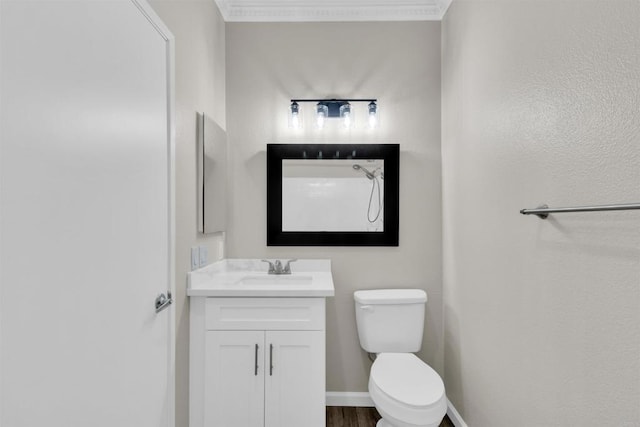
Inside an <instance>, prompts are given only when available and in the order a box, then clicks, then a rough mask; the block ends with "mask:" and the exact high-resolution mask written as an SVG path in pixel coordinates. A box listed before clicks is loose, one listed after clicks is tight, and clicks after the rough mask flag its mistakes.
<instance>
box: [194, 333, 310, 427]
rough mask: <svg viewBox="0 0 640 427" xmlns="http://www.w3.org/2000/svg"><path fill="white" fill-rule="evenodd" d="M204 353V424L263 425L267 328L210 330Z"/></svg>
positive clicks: (218, 426)
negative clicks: (259, 329)
mask: <svg viewBox="0 0 640 427" xmlns="http://www.w3.org/2000/svg"><path fill="white" fill-rule="evenodd" d="M205 354H206V356H205V357H206V361H205V372H206V373H205V377H206V378H205V390H204V395H205V402H204V412H205V414H204V425H205V426H207V427H261V426H263V425H264V375H265V369H268V366H265V348H264V331H208V332H207V338H206V344H205ZM303 425H304V424H301V425H300V426H303ZM300 426H299V427H300Z"/></svg>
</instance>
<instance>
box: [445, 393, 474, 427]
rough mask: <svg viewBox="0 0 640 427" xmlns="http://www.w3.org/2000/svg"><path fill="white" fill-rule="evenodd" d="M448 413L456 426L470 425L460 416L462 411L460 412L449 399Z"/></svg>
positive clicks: (465, 426) (466, 426)
mask: <svg viewBox="0 0 640 427" xmlns="http://www.w3.org/2000/svg"><path fill="white" fill-rule="evenodd" d="M447 415H448V416H449V419H450V420H451V422H452V423H453V425H454V426H456V427H469V426H468V425H467V423H465V422H464V420H463V419H462V417H461V416H460V413H459V412H458V410H457V409H456V407H455V406H453V403H451V401H450V400H449V399H447Z"/></svg>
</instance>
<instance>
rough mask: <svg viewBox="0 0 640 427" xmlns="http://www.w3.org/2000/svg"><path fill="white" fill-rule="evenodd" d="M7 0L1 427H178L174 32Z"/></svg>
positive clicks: (1, 129)
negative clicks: (165, 303)
mask: <svg viewBox="0 0 640 427" xmlns="http://www.w3.org/2000/svg"><path fill="white" fill-rule="evenodd" d="M142 1H144V0H110V1H92V0H75V1H58V0H50V1H37V2H36V1H11V0H0V59H1V62H0V70H1V76H0V120H1V121H0V298H1V299H0V357H1V358H0V374H1V377H0V384H1V385H0V387H1V390H0V426H2V427H39V426H42V427H44V426H47V427H57V426H60V427H86V426H91V427H115V426H118V427H165V426H171V425H172V424H173V418H174V416H173V384H172V381H173V380H172V378H173V368H172V367H171V366H172V364H173V350H172V348H173V339H172V333H173V328H172V325H173V314H172V313H173V310H172V309H171V308H169V309H168V310H164V311H162V312H160V313H157V314H156V312H155V307H154V299H155V297H156V296H157V295H158V294H160V293H166V292H167V290H169V289H171V288H172V281H173V280H172V276H173V267H172V265H173V260H172V258H173V249H172V247H173V242H172V239H173V226H172V217H173V213H172V206H173V203H172V198H173V196H172V191H173V190H172V185H171V183H172V179H173V177H172V172H171V170H172V169H171V164H172V157H173V152H172V119H171V117H172V107H171V103H172V99H171V98H172V93H171V92H172V84H171V83H170V82H171V78H172V76H171V73H172V70H171V66H170V64H171V61H172V59H171V51H172V41H171V35H170V33H168V31H166V28H165V27H164V26H163V25H162V23H161V22H160V21H159V20H158V19H157V17H156V16H155V15H154V14H153V13H152V12H150V9H149V7H148V6H147V5H146V4H143V3H141V2H142Z"/></svg>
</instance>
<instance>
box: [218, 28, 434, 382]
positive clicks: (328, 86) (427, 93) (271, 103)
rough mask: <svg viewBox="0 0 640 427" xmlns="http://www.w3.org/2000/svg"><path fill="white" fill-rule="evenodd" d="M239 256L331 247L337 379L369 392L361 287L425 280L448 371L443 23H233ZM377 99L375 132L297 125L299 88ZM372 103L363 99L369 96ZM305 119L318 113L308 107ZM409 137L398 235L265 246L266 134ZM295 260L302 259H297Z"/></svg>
mask: <svg viewBox="0 0 640 427" xmlns="http://www.w3.org/2000/svg"><path fill="white" fill-rule="evenodd" d="M226 28H227V34H226V36H227V132H228V136H229V145H230V168H229V170H230V185H231V191H230V195H231V198H230V199H231V200H230V202H231V212H230V216H229V218H230V219H229V232H228V235H227V245H228V255H229V257H231V258H233V257H243V258H264V257H273V258H286V257H298V258H329V259H331V260H332V262H333V273H334V281H335V287H336V295H335V297H334V298H330V299H329V300H328V302H327V328H328V331H327V388H328V390H330V391H366V389H367V378H368V373H369V367H370V362H369V361H368V360H367V359H366V355H365V354H364V352H363V351H362V350H361V349H360V345H359V343H358V337H357V334H356V327H355V314H354V307H353V305H354V303H353V291H354V290H357V289H371V288H383V287H418V288H422V289H425V290H426V291H427V292H428V294H429V303H428V306H427V327H426V332H425V341H424V342H425V346H424V348H423V351H422V352H421V354H420V355H421V357H423V358H424V359H425V360H427V361H428V362H429V363H431V364H432V365H433V366H434V367H435V369H437V370H438V371H440V372H442V368H443V360H442V354H443V348H442V339H443V337H442V328H443V325H442V283H441V281H442V277H441V269H442V267H441V264H442V261H441V231H440V224H441V203H440V189H441V184H440V164H441V160H440V23H439V22H411V23H409V22H405V23H304V24H256V23H250V24H238V23H227V24H226ZM324 97H342V98H363V97H364V98H368V97H376V98H378V99H379V105H380V112H381V123H380V128H379V129H378V130H377V131H375V132H368V131H365V130H353V131H351V132H350V133H349V132H347V131H345V130H341V129H337V128H336V127H335V126H328V127H327V129H325V132H319V131H317V130H314V129H313V128H311V127H310V128H311V129H307V130H306V131H304V132H294V131H293V130H291V129H289V128H288V126H287V112H288V109H289V100H290V99H291V98H324ZM360 106H362V105H360ZM306 118H307V119H310V118H311V117H309V116H307V117H306ZM270 142H280V143H286V142H290V143H294V142H295V143H301V142H302V143H304V142H313V143H319V142H327V143H331V142H335V143H340V142H342V143H356V142H358V143H360V142H364V143H368V142H387V143H400V151H401V154H400V246H399V247H388V248H373V247H356V248H344V247H342V248H340V247H318V248H309V247H267V246H266V230H265V227H266V185H265V179H266V151H265V150H266V144H267V143H270ZM294 268H295V267H294Z"/></svg>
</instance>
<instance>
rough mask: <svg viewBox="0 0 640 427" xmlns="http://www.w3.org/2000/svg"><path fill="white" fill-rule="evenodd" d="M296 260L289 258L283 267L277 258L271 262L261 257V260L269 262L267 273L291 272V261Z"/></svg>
mask: <svg viewBox="0 0 640 427" xmlns="http://www.w3.org/2000/svg"><path fill="white" fill-rule="evenodd" d="M294 261H297V259H295V258H294V259H290V260H288V261H287V263H286V264H285V266H284V268H283V267H282V262H281V261H280V260H279V259H278V260H276V261H275V262H271V261H269V260H266V259H263V260H262V262H266V263H268V264H269V272H268V273H269V274H291V263H292V262H294Z"/></svg>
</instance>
